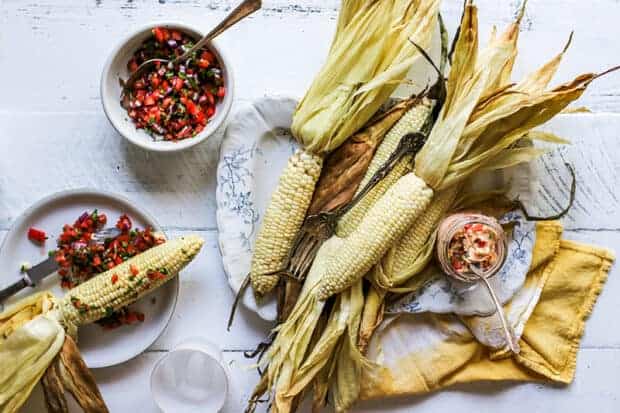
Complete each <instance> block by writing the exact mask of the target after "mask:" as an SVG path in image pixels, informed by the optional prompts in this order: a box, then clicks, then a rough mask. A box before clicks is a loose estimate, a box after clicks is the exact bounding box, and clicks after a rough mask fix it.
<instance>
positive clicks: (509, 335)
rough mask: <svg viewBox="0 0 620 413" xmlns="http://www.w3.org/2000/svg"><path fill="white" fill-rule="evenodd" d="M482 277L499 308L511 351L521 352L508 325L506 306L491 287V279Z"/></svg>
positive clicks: (498, 312) (498, 311)
mask: <svg viewBox="0 0 620 413" xmlns="http://www.w3.org/2000/svg"><path fill="white" fill-rule="evenodd" d="M480 279H481V280H482V281H483V282H484V285H486V287H487V290H489V294H490V295H491V298H492V299H493V303H495V307H496V308H497V314H498V315H499V319H500V321H501V323H502V329H503V330H504V335H505V336H506V343H507V344H508V348H510V351H512V352H513V353H514V354H519V352H520V351H521V348H520V347H519V343H517V340H516V337H515V335H514V332H513V331H512V328H510V326H509V325H508V320H506V315H505V314H504V308H503V307H502V305H501V304H500V302H499V300H498V299H497V295H495V291H493V287H491V283H489V280H488V279H487V278H486V277H484V276H480Z"/></svg>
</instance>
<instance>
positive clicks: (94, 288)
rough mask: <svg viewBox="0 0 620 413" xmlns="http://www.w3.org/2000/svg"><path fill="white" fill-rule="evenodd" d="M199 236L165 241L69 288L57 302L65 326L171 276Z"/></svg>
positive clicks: (102, 313) (185, 261) (106, 312)
mask: <svg viewBox="0 0 620 413" xmlns="http://www.w3.org/2000/svg"><path fill="white" fill-rule="evenodd" d="M203 242H204V241H203V240H202V238H200V237H198V236H195V235H189V236H186V237H182V238H178V239H175V240H171V241H167V242H165V243H163V244H161V245H158V246H156V247H153V248H151V249H150V250H147V251H145V252H143V253H141V254H139V255H137V256H135V257H133V258H131V259H129V260H127V261H125V262H124V263H122V264H120V265H118V266H116V267H114V268H112V269H111V270H108V271H106V272H104V273H101V274H99V275H97V276H95V277H93V278H91V279H90V280H88V281H86V282H85V283H83V284H80V285H78V286H77V287H75V288H73V289H71V290H70V291H69V292H68V293H67V294H66V295H65V296H64V297H63V298H62V299H61V300H60V301H59V303H58V305H59V309H60V313H61V320H62V322H63V323H64V324H65V325H66V326H67V327H71V328H73V327H78V326H80V325H83V324H87V323H92V322H94V321H97V320H99V319H101V318H103V317H105V316H106V315H109V314H111V313H113V312H114V311H116V310H119V309H120V308H122V307H125V306H127V305H129V304H131V303H133V302H135V301H136V300H138V299H140V298H141V297H142V296H144V295H145V294H147V293H149V292H151V291H153V290H154V289H156V288H157V287H159V286H160V285H162V284H164V283H165V282H166V281H168V280H170V279H171V278H173V277H175V276H176V275H177V274H178V273H179V271H181V269H183V268H184V267H185V266H186V265H187V264H189V262H190V261H191V260H192V259H193V258H194V257H195V256H196V254H198V252H199V251H200V248H201V247H202V244H203Z"/></svg>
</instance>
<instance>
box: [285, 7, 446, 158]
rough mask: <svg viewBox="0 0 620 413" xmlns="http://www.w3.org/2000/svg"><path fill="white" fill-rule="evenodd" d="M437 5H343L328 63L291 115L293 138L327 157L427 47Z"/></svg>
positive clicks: (355, 130)
mask: <svg viewBox="0 0 620 413" xmlns="http://www.w3.org/2000/svg"><path fill="white" fill-rule="evenodd" d="M438 3H439V1H438V0H389V1H388V0H379V1H353V0H345V1H343V2H342V7H341V12H340V17H339V22H338V27H337V33H336V35H335V37H334V41H333V43H332V46H331V49H330V52H329V55H328V57H327V61H326V62H325V64H324V65H323V67H322V69H321V70H320V71H319V73H318V74H317V76H316V77H315V79H314V82H313V83H312V85H311V86H310V89H309V90H308V91H307V92H306V95H305V96H304V98H303V99H302V101H301V102H300V103H299V106H298V107H297V110H296V111H295V114H294V116H293V125H292V130H293V135H294V136H295V137H296V138H297V139H298V140H299V141H300V142H301V143H302V144H303V146H304V147H305V148H306V149H307V150H309V151H311V152H314V153H328V152H331V151H332V150H334V149H336V148H337V147H339V146H340V145H341V144H342V143H344V141H345V140H346V139H348V138H349V137H350V136H352V135H353V134H354V133H355V132H357V131H358V130H359V129H361V128H362V126H363V125H364V124H366V122H367V121H368V120H369V119H370V118H371V117H372V116H373V115H374V114H375V112H377V110H378V109H379V107H380V106H381V105H382V104H383V103H384V102H385V101H386V100H387V99H388V97H389V96H390V95H391V94H392V92H393V91H394V89H395V88H396V87H397V86H398V84H399V83H400V82H402V81H403V80H404V79H405V77H406V75H407V72H408V71H409V68H410V67H411V65H412V64H413V63H414V61H415V60H416V59H418V58H419V57H420V54H419V53H418V51H417V49H416V48H415V47H414V46H413V45H412V44H410V43H409V41H408V40H409V39H413V40H415V42H416V43H417V44H419V45H421V46H422V47H427V46H428V44H429V42H430V38H431V35H432V31H433V29H434V27H435V25H436V24H437V8H438Z"/></svg>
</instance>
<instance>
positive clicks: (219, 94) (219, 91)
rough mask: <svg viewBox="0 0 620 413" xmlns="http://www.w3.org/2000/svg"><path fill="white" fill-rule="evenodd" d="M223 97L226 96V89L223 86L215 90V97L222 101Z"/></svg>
mask: <svg viewBox="0 0 620 413" xmlns="http://www.w3.org/2000/svg"><path fill="white" fill-rule="evenodd" d="M224 96H226V88H225V87H224V86H220V87H219V88H217V97H218V98H220V99H222V98H223V97H224Z"/></svg>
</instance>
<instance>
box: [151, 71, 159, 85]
mask: <svg viewBox="0 0 620 413" xmlns="http://www.w3.org/2000/svg"><path fill="white" fill-rule="evenodd" d="M160 83H161V79H160V78H159V76H157V75H156V74H154V75H153V76H152V77H151V86H153V87H154V88H156V87H157V86H159V84H160Z"/></svg>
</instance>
